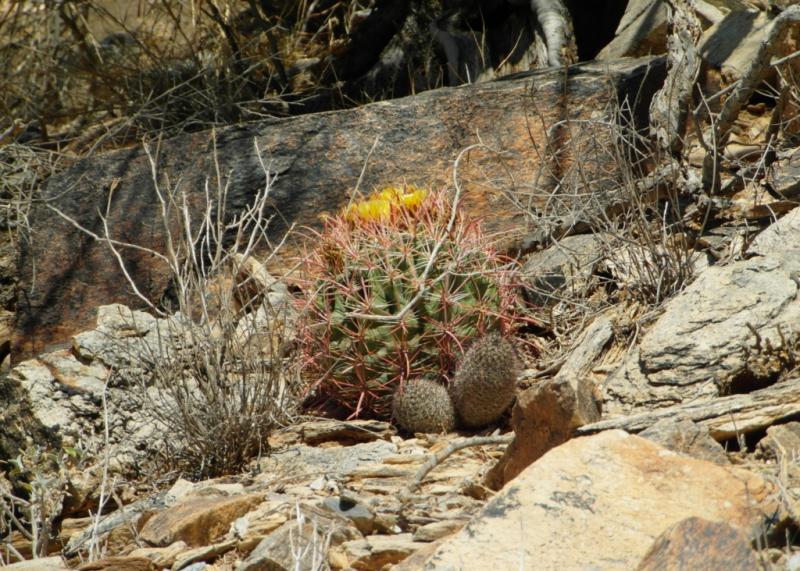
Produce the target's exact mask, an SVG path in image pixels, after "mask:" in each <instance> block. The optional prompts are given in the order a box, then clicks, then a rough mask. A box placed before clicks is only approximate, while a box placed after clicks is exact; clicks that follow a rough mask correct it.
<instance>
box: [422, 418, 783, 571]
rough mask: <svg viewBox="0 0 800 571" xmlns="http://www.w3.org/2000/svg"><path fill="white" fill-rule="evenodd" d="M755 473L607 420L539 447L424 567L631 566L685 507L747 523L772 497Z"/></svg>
mask: <svg viewBox="0 0 800 571" xmlns="http://www.w3.org/2000/svg"><path fill="white" fill-rule="evenodd" d="M772 492H773V490H772V489H771V487H770V486H769V485H768V484H767V483H766V482H765V481H764V480H763V479H761V477H759V476H756V475H754V474H751V473H748V472H745V471H739V470H734V469H732V468H725V467H722V466H718V465H716V464H712V463H710V462H706V461H702V460H695V459H693V458H687V457H685V456H681V455H678V454H676V453H674V452H671V451H669V450H666V449H664V448H662V447H660V446H658V445H656V444H654V443H652V442H650V441H648V440H645V439H643V438H640V437H638V436H632V435H629V434H627V433H626V432H623V431H619V430H613V431H608V432H604V433H601V434H597V435H595V436H591V437H588V438H575V439H572V440H570V441H569V442H567V443H565V444H563V445H561V446H559V447H558V448H555V449H553V450H551V451H550V452H548V453H547V454H545V455H544V456H543V457H542V458H540V459H539V460H538V461H537V462H535V463H534V464H532V465H531V466H529V467H528V468H526V469H525V471H523V472H522V473H521V474H520V475H519V476H518V477H517V478H516V479H515V480H514V481H512V482H511V483H510V484H509V485H507V486H506V487H505V488H504V489H503V490H502V491H501V492H499V493H498V494H497V495H496V496H495V497H494V498H493V499H492V500H491V501H490V502H489V503H488V504H486V506H485V507H484V508H483V510H481V512H480V513H479V514H478V515H477V516H476V517H475V518H474V519H473V520H472V521H471V522H470V523H469V524H468V525H467V526H466V527H465V528H464V529H463V530H462V531H461V532H460V533H458V534H457V535H456V536H455V537H453V538H451V539H449V540H447V541H446V542H445V543H444V544H443V545H442V546H441V547H440V548H439V549H438V550H437V552H436V554H435V555H434V556H433V557H432V558H431V559H430V560H429V561H428V563H427V565H426V567H425V569H426V570H434V569H441V570H444V569H459V568H463V569H530V570H536V571H547V570H550V569H553V570H556V569H557V570H559V571H562V570H570V569H575V570H578V569H587V568H589V567H591V566H592V565H594V566H595V567H597V568H601V569H603V571H613V570H620V571H623V570H625V571H627V570H630V569H635V567H636V565H637V564H638V563H639V562H640V561H641V559H642V557H643V556H644V555H645V553H646V552H647V551H648V549H649V548H650V546H651V545H652V543H653V540H654V539H655V538H656V537H658V536H659V535H660V534H661V533H662V532H664V530H665V529H667V528H668V527H669V526H670V525H673V524H674V523H676V522H678V521H681V520H683V519H685V518H688V517H692V516H702V517H704V518H707V519H709V520H714V521H725V522H727V523H728V524H730V525H731V526H733V527H735V528H738V529H740V530H744V531H745V532H749V531H750V529H751V528H752V527H753V526H754V525H755V524H757V523H758V522H760V521H761V518H762V517H763V515H764V514H766V513H772V511H774V506H773V505H771V504H770V503H769V502H770V500H769V499H768V498H769V497H770V494H771V493H772Z"/></svg>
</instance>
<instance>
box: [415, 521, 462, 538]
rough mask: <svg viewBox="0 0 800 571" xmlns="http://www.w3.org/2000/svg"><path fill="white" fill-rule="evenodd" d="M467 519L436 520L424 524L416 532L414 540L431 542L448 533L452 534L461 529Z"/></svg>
mask: <svg viewBox="0 0 800 571" xmlns="http://www.w3.org/2000/svg"><path fill="white" fill-rule="evenodd" d="M466 523H467V522H466V521H459V520H452V519H451V520H446V521H434V522H432V523H428V524H425V525H422V526H420V527H418V528H417V530H416V531H415V532H414V537H413V539H414V541H425V542H431V541H436V540H437V539H441V538H442V537H445V536H447V535H451V534H453V533H455V532H457V531H458V530H460V529H461V528H462V527H464V525H465V524H466Z"/></svg>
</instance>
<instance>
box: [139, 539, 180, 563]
mask: <svg viewBox="0 0 800 571" xmlns="http://www.w3.org/2000/svg"><path fill="white" fill-rule="evenodd" d="M188 550H189V546H188V545H186V542H184V541H176V542H175V543H172V544H170V545H168V546H167V547H140V548H139V549H134V550H133V551H131V552H130V554H129V556H130V557H147V558H148V559H150V560H151V561H152V562H153V564H154V565H155V566H156V567H158V568H159V569H163V568H164V567H172V564H173V563H175V559H176V558H177V557H178V555H180V554H181V553H183V552H184V551H188Z"/></svg>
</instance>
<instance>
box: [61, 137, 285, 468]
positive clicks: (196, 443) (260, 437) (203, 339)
mask: <svg viewBox="0 0 800 571" xmlns="http://www.w3.org/2000/svg"><path fill="white" fill-rule="evenodd" d="M146 149H147V152H148V157H149V158H150V164H151V168H152V180H153V181H154V189H155V193H156V198H157V201H158V203H159V205H160V207H161V208H160V212H161V219H160V221H159V222H160V223H161V224H163V228H164V232H165V236H166V238H165V240H166V243H165V244H164V246H163V248H162V249H161V250H160V251H156V250H147V251H148V252H149V253H150V254H151V255H152V256H154V257H155V258H156V259H157V260H158V262H159V263H162V264H165V265H166V266H167V267H168V269H169V272H170V276H171V285H170V287H169V291H168V293H167V294H166V295H165V296H164V297H163V298H162V299H160V300H153V299H149V298H147V297H146V296H145V295H143V294H142V293H141V292H140V290H139V288H138V287H137V276H136V275H135V274H133V273H132V271H133V270H132V269H131V268H129V267H128V266H127V265H126V263H125V257H124V253H125V250H127V249H136V250H142V247H141V246H138V245H136V244H131V243H123V242H120V241H118V240H115V239H114V236H113V231H114V229H113V228H109V227H108V224H107V220H108V215H106V216H104V217H103V226H104V229H105V232H104V234H103V235H97V234H93V233H91V231H89V230H86V229H83V228H82V227H81V226H80V225H79V224H78V223H77V222H76V221H74V220H72V219H69V218H68V217H67V216H66V215H65V214H64V213H62V212H60V211H56V212H57V213H58V214H59V215H60V216H62V217H65V218H67V219H68V220H70V221H71V222H72V223H73V224H74V225H76V226H77V227H79V228H81V229H82V230H83V231H84V232H87V233H88V234H89V235H91V236H93V237H94V238H95V239H97V240H100V241H102V242H104V243H105V244H106V245H107V246H108V247H109V248H110V249H111V251H112V253H113V254H114V256H115V257H116V259H117V261H118V263H119V267H120V270H121V271H122V273H123V275H124V277H125V279H126V281H127V285H128V287H129V288H130V289H131V290H132V291H133V292H134V294H135V295H136V296H138V298H139V300H140V301H141V303H142V304H143V305H144V306H146V307H147V308H149V310H150V311H151V312H152V313H154V314H156V315H158V316H160V317H162V318H163V319H161V320H160V321H159V325H158V327H157V328H156V329H155V330H154V331H155V333H154V335H155V336H156V339H155V340H154V341H153V340H149V339H148V340H147V342H143V341H142V340H141V339H137V338H136V335H133V336H131V335H128V336H127V337H125V336H122V338H119V339H117V340H116V341H115V340H114V339H113V336H112V338H111V342H112V343H113V342H116V343H118V347H116V353H117V354H122V355H124V357H123V358H122V359H121V361H122V362H124V363H125V365H124V366H123V367H121V368H120V369H119V370H117V371H116V377H115V378H114V379H113V380H112V382H113V383H118V384H122V385H125V384H130V385H133V387H134V388H136V387H138V389H139V393H138V394H139V396H140V399H141V405H142V408H143V413H144V414H145V415H147V416H148V417H149V418H151V419H152V421H153V422H154V426H155V429H156V434H155V437H156V438H155V440H156V441H158V442H160V443H161V444H162V446H163V447H164V448H163V450H162V452H163V459H164V460H165V461H166V463H167V464H168V466H169V467H170V468H173V467H174V468H177V469H178V470H179V471H181V472H182V473H183V474H185V475H188V476H189V477H197V478H200V477H209V476H215V475H219V474H224V473H234V472H236V471H239V470H241V469H242V468H243V466H244V465H245V464H246V463H247V462H248V461H249V460H250V459H252V458H253V457H254V456H257V455H259V454H261V453H263V452H265V451H266V446H267V444H266V439H267V436H268V434H269V433H270V431H271V430H273V429H274V428H275V427H276V426H279V425H282V424H283V423H285V422H287V421H288V420H289V419H290V418H291V415H292V410H293V406H294V399H293V391H292V387H291V386H290V385H291V383H290V380H289V372H288V364H287V363H286V362H285V361H286V360H285V359H284V357H285V355H284V350H285V347H286V346H287V343H286V342H285V340H286V339H287V338H288V337H289V336H290V335H291V330H290V329H291V319H290V318H291V304H290V302H289V294H288V291H286V289H285V286H283V285H282V284H281V283H280V282H278V281H277V280H275V279H273V278H271V277H270V276H269V274H267V272H266V270H264V267H263V265H262V264H261V261H260V260H259V256H260V255H261V254H262V253H263V252H265V251H268V252H271V253H274V250H276V249H277V248H278V247H279V246H280V245H271V244H270V242H269V240H268V237H267V227H268V225H269V222H270V218H269V217H268V216H267V209H268V203H269V191H270V187H271V185H272V183H273V182H274V175H272V174H271V173H270V172H268V171H267V170H266V168H265V174H266V183H265V186H264V188H262V189H261V190H260V191H259V192H257V193H256V195H255V196H254V198H253V201H252V202H251V203H250V204H249V205H247V206H245V207H244V208H243V209H242V210H240V211H239V212H237V213H236V214H231V213H229V212H226V205H227V204H228V203H229V199H228V184H229V183H228V182H223V180H226V179H228V178H229V177H227V176H225V175H224V174H223V173H221V172H220V170H219V167H218V165H217V170H216V173H217V174H216V177H215V179H216V180H215V181H212V180H208V181H207V182H206V185H205V197H204V201H202V206H201V209H200V212H197V211H195V210H194V209H193V208H192V207H191V206H190V205H191V204H192V201H193V198H196V195H195V196H190V193H189V192H187V190H186V189H185V188H183V187H181V186H180V185H174V186H170V184H169V183H168V182H167V181H166V177H163V178H162V177H161V176H160V175H159V173H158V172H157V169H156V163H155V160H154V159H153V157H152V156H151V155H150V154H149V149H148V148H147V147H146ZM256 152H257V153H258V149H256ZM259 156H260V155H259ZM111 195H113V191H112V192H110V193H109V198H108V204H109V205H110V204H112V202H113V198H112V196H111ZM273 246H274V248H273ZM270 255H271V254H270ZM267 259H268V258H267ZM126 318H127V319H130V320H131V321H130V327H128V329H129V330H130V331H138V330H139V329H140V328H139V327H138V326H137V324H136V323H135V318H134V312H132V311H131V312H129V313H128V315H121V316H120V319H121V320H124V319H126ZM123 329H124V327H123Z"/></svg>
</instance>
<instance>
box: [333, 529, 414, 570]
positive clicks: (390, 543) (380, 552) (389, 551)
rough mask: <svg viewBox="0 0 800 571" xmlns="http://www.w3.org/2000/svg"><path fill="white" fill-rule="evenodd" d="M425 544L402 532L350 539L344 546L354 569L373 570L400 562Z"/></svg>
mask: <svg viewBox="0 0 800 571" xmlns="http://www.w3.org/2000/svg"><path fill="white" fill-rule="evenodd" d="M425 545H427V544H425V543H418V542H415V541H414V540H413V539H412V537H411V534H410V533H402V534H400V535H371V536H369V537H367V538H365V539H359V540H357V541H348V542H346V543H344V544H343V545H342V548H343V549H344V552H345V554H346V555H347V559H348V561H349V563H350V566H351V567H352V568H353V569H359V570H369V571H371V570H373V569H382V568H383V567H384V566H385V565H393V564H395V563H399V562H401V561H402V560H403V559H405V558H406V557H408V556H409V555H411V554H412V553H414V552H415V551H416V550H417V549H420V548H421V547H424V546H425Z"/></svg>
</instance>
